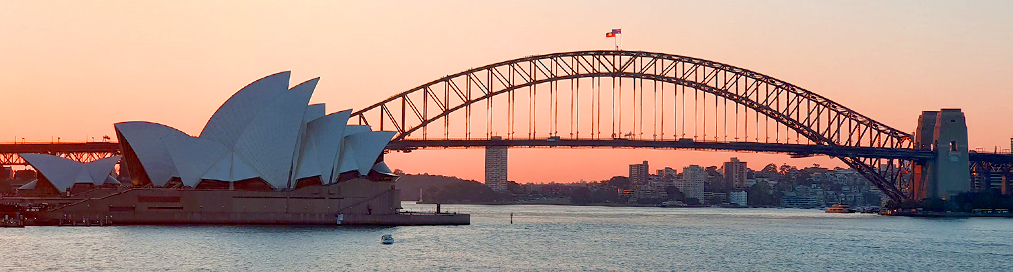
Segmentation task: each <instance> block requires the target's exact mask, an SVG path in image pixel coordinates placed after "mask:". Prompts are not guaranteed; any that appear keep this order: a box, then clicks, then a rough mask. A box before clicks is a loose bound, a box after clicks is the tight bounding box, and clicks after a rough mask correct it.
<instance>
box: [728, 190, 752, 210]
mask: <svg viewBox="0 0 1013 272" xmlns="http://www.w3.org/2000/svg"><path fill="white" fill-rule="evenodd" d="M748 196H749V193H748V192H746V191H731V192H729V193H728V203H731V204H735V205H739V206H740V207H745V206H747V204H748V203H747V200H748V199H749V198H748Z"/></svg>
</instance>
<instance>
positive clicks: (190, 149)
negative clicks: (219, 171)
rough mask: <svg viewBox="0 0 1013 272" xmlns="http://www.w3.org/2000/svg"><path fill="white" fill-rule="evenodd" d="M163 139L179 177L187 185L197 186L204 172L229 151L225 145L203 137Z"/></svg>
mask: <svg viewBox="0 0 1013 272" xmlns="http://www.w3.org/2000/svg"><path fill="white" fill-rule="evenodd" d="M162 141H163V142H164V143H165V146H166V147H167V148H168V149H169V155H170V156H172V160H173V161H174V162H176V169H178V170H179V178H180V180H181V181H182V182H183V185H186V186H196V185H197V183H198V182H200V180H201V177H203V176H204V173H207V172H208V170H209V169H210V168H211V166H213V165H214V163H216V162H218V161H219V160H221V159H222V157H224V156H225V155H226V154H227V153H228V152H227V151H228V150H227V149H226V148H225V146H222V145H221V144H219V143H217V142H214V141H211V140H205V139H202V138H194V137H189V136H187V137H166V138H162Z"/></svg>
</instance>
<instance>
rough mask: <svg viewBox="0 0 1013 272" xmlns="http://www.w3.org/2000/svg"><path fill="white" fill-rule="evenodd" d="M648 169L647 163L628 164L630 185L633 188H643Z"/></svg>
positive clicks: (646, 179)
mask: <svg viewBox="0 0 1013 272" xmlns="http://www.w3.org/2000/svg"><path fill="white" fill-rule="evenodd" d="M648 171H650V168H649V167H648V166H647V161H644V163H642V164H630V184H633V186H643V185H646V184H647V182H648V178H649V177H648V175H650V173H649V172H648Z"/></svg>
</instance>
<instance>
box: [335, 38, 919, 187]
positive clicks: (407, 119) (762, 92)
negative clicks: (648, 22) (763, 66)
mask: <svg viewBox="0 0 1013 272" xmlns="http://www.w3.org/2000/svg"><path fill="white" fill-rule="evenodd" d="M582 78H598V79H599V84H600V80H601V78H612V79H613V82H614V80H615V79H616V78H619V79H622V78H627V79H636V80H649V81H654V82H662V83H670V84H673V85H676V86H683V87H684V89H683V94H684V95H685V88H686V87H688V88H692V89H694V90H697V91H702V92H705V93H708V94H711V95H714V96H715V98H717V97H720V98H722V99H725V100H726V101H732V102H733V103H736V104H738V105H741V106H744V107H746V108H748V109H750V110H753V111H755V112H756V113H757V114H760V115H763V116H765V117H766V118H769V119H770V120H774V121H776V122H777V123H779V124H781V125H783V126H786V127H787V128H788V129H790V130H792V131H794V132H795V133H797V135H798V137H797V138H796V142H797V141H798V139H799V138H801V137H804V138H805V139H807V140H808V141H809V142H810V143H811V145H819V146H830V147H864V148H883V149H912V148H913V144H912V141H911V139H912V138H911V135H910V134H909V133H906V132H903V131H900V130H897V129H894V128H892V127H890V126H887V125H885V124H883V123H880V122H877V121H875V120H872V119H871V118H868V117H866V116H864V115H862V114H860V113H858V112H855V111H853V110H851V109H849V108H847V107H845V106H843V105H841V104H838V103H836V102H834V101H832V100H830V99H827V98H825V97H823V96H820V95H818V94H816V93H813V92H810V91H808V90H805V89H803V88H800V87H798V86H795V85H793V84H791V83H788V82H784V81H781V80H778V79H775V78H773V77H770V76H767V75H764V74H760V73H757V72H753V71H750V70H747V69H743V68H739V67H735V66H731V65H727V64H723V63H718V62H714V61H708V60H703V59H698V58H691V57H685V56H678V55H670V54H662V53H651V52H640V51H578V52H565V53H555V54H547V55H538V56H529V57H524V58H519V59H514V60H508V61H503V62H499V63H495V64H490V65H486V66H482V67H478V68H473V69H470V70H467V71H463V72H460V73H457V74H453V75H449V76H446V77H443V78H440V79H437V80H434V81H431V82H429V83H426V84H423V85H421V86H418V87H416V88H413V89H410V90H408V91H405V92H402V93H399V94H397V95H394V96H391V97H389V98H387V99H385V100H383V101H381V102H379V103H376V104H374V105H371V106H369V107H366V108H363V109H361V110H359V111H356V112H354V113H352V118H351V119H350V122H352V123H358V124H362V125H371V126H373V127H374V128H378V129H380V130H389V129H390V128H393V129H394V130H395V131H396V132H397V134H396V135H395V137H394V140H393V142H398V141H402V140H409V137H410V136H411V135H413V134H417V133H418V132H419V131H420V130H421V132H422V133H421V135H422V140H423V141H425V140H428V136H427V135H426V128H427V126H429V125H432V124H433V123H434V122H436V121H438V120H443V123H444V124H443V125H444V127H445V128H447V127H449V126H450V118H449V117H448V116H449V115H450V114H451V113H453V112H457V111H460V110H462V109H465V110H464V114H465V115H466V120H467V121H466V123H465V124H464V125H463V126H464V127H466V130H467V136H466V138H468V139H476V138H478V137H476V138H473V137H471V131H470V130H471V128H470V126H471V123H472V121H471V107H472V106H475V105H476V104H477V103H478V102H481V101H487V100H491V98H493V97H496V96H499V95H504V94H506V95H508V96H510V98H511V99H513V95H514V94H513V92H514V91H515V90H518V89H522V88H528V87H531V88H533V87H534V86H535V85H539V84H546V83H548V84H550V85H551V84H553V83H554V82H558V81H564V80H574V79H582ZM592 82H593V79H592ZM577 84H578V88H579V81H578V83H577ZM620 84H621V81H620ZM462 86H463V87H462ZM599 88H600V86H599ZM550 90H551V89H550ZM592 92H593V90H592ZM618 92H620V99H621V98H622V96H621V92H623V91H622V90H619V91H618ZM635 92H636V91H635V90H634V96H635V95H636V94H635ZM600 93H601V91H600V89H599V94H600ZM599 99H600V98H599ZM643 99H644V98H643V96H641V104H642V103H643V102H642V101H643ZM683 99H685V97H684V98H683ZM705 99H706V98H705ZM532 101H535V98H532ZM489 103H490V104H489V108H490V110H491V108H492V105H491V103H492V102H491V101H490V102H489ZM532 103H534V102H532ZM556 103H557V104H558V98H557V99H556ZM599 103H600V100H599ZM683 103H684V105H685V100H684V101H683ZM694 103H695V102H694ZM726 103H727V102H726ZM620 104H622V103H621V102H620ZM705 104H706V101H705ZM715 105H717V102H716V100H715ZM511 107H513V106H511ZM634 107H635V106H634ZM705 107H706V105H705ZM726 107H727V105H726ZM642 109H643V105H641V111H642ZM737 109H738V108H736V110H737ZM598 110H599V111H600V110H601V107H600V105H599V108H598ZM614 110H615V109H614V108H613V111H614ZM512 111H513V109H512V108H511V114H514V113H512ZM557 111H558V108H557ZM683 111H685V109H683ZM705 111H706V109H705ZM431 113H435V114H431ZM531 114H532V116H534V114H535V113H534V112H532V113H531ZM614 114H615V113H614V112H613V115H614ZM705 114H706V112H705ZM726 114H727V113H726ZM514 115H515V114H514ZM549 115H552V113H551V112H550V113H549ZM593 115H594V114H593V113H592V118H593ZM619 115H620V117H619V119H618V120H619V121H618V122H620V125H619V126H620V127H621V126H622V125H621V122H622V117H621V115H622V112H621V109H620V112H619ZM641 115H643V114H642V113H641ZM555 116H556V117H554V118H558V112H557V113H556V115H555ZM578 118H579V117H578ZM598 118H599V119H600V118H601V114H600V112H599V114H598ZM634 118H636V115H634ZM683 118H685V117H683ZM694 118H696V117H694ZM529 120H530V119H529ZM615 120H616V119H615V118H614V117H613V122H615ZM511 122H513V121H511ZM529 122H531V124H529V126H530V129H531V131H530V132H529V135H528V137H527V139H529V140H533V139H537V138H538V135H537V134H536V133H534V130H535V128H534V123H535V121H529ZM571 122H572V121H571ZM599 122H600V121H599ZM641 122H642V121H641ZM715 122H717V121H715ZM490 123H491V121H490ZM704 123H705V124H704V126H705V127H706V115H704ZM725 123H726V124H725V126H728V124H727V117H726V119H725ZM612 125H613V130H615V129H614V128H615V124H612ZM488 126H489V127H492V124H488ZM634 126H635V125H634ZM683 126H685V121H684V123H683ZM694 126H695V124H694ZM715 126H718V125H717V124H715ZM736 126H737V125H736ZM601 127H602V125H601V124H598V130H599V131H598V135H597V136H595V135H594V131H593V130H594V125H593V124H592V132H591V138H593V139H596V140H601V135H600V134H601ZM556 128H557V129H558V124H557V127H556ZM550 129H551V128H550ZM641 129H642V128H641ZM489 130H491V128H489ZM510 130H511V131H510V132H509V133H506V134H507V135H508V137H507V138H509V139H517V138H516V137H514V135H513V123H511V124H510ZM706 130H707V128H704V140H705V141H706V140H707V137H706V133H707V132H706ZM446 131H449V129H446ZM621 133H622V131H621V129H620V135H622V134H621ZM768 133H769V132H768ZM579 134H580V133H579V129H578V133H577V136H574V135H573V134H572V131H571V134H570V137H562V136H560V135H559V133H558V132H553V131H550V132H549V133H548V135H546V136H549V137H552V136H555V137H560V138H563V139H574V140H579V138H580V135H579ZM641 134H643V133H642V132H641ZM683 134H684V135H685V131H684V133H683ZM726 134H727V128H726ZM747 134H748V132H747ZM491 135H492V133H490V132H487V135H486V137H480V138H481V139H486V140H488V139H489V138H490V136H491ZM614 137H616V135H615V133H614V132H613V138H614ZM620 137H621V136H620ZM655 137H657V136H655ZM767 137H768V138H769V134H767ZM788 137H789V138H788V139H789V140H790V136H788ZM449 138H450V137H449V132H447V134H446V139H449ZM725 138H726V140H727V138H728V136H727V135H726V136H725ZM746 138H747V139H746V141H748V135H747V137H746ZM608 139H612V138H608ZM736 139H738V137H737V136H736ZM714 140H715V141H718V137H717V135H716V134H715V136H714ZM785 144H788V143H785ZM837 158H839V159H841V160H842V161H843V162H844V163H845V164H847V165H849V166H850V167H852V168H853V169H855V170H857V171H858V172H859V173H861V174H862V175H863V176H864V177H866V178H867V179H868V180H870V181H871V182H872V183H873V184H874V185H875V186H877V188H879V189H880V190H881V191H882V192H883V193H884V194H885V195H887V196H888V197H890V198H891V199H894V200H902V199H906V198H907V195H908V194H907V192H906V190H905V189H904V187H906V185H907V182H908V179H909V176H910V171H909V170H910V167H911V163H912V160H914V159H917V158H901V159H896V158H873V157H861V156H838V157H837Z"/></svg>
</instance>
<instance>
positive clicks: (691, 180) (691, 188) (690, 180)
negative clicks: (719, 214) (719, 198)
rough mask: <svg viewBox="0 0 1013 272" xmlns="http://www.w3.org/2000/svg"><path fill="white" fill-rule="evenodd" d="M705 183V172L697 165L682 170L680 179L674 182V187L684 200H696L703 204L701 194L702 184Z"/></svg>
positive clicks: (702, 195)
mask: <svg viewBox="0 0 1013 272" xmlns="http://www.w3.org/2000/svg"><path fill="white" fill-rule="evenodd" d="M706 181H707V172H706V171H705V170H704V169H703V167H700V166H698V165H690V166H687V167H686V168H683V169H682V179H679V180H678V181H677V182H676V187H679V191H681V192H682V193H683V195H685V196H686V198H696V199H697V200H700V203H705V201H706V199H705V198H704V194H703V186H704V182H706Z"/></svg>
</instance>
